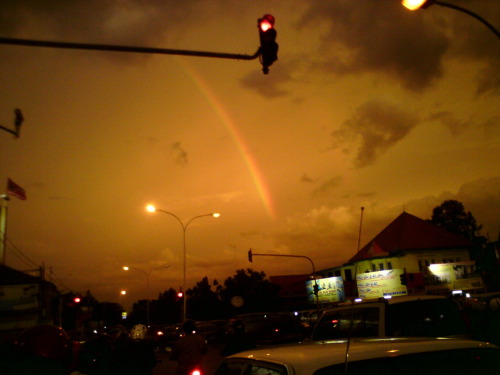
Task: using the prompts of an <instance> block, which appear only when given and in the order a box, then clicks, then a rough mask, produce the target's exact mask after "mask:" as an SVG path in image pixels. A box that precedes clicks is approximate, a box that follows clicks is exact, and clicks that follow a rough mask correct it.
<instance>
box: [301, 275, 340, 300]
mask: <svg viewBox="0 0 500 375" xmlns="http://www.w3.org/2000/svg"><path fill="white" fill-rule="evenodd" d="M316 282H317V283H318V300H319V302H320V303H331V302H342V301H344V300H345V293H344V281H343V280H342V277H340V276H338V277H337V276H335V277H327V278H324V279H317V280H316ZM306 291H307V301H308V302H309V303H316V297H315V295H314V280H308V281H306Z"/></svg>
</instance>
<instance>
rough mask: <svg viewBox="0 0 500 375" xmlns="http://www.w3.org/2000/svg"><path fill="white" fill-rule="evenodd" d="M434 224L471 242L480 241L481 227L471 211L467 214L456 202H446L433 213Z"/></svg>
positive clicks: (461, 205)
mask: <svg viewBox="0 0 500 375" xmlns="http://www.w3.org/2000/svg"><path fill="white" fill-rule="evenodd" d="M431 222H432V224H435V225H439V226H441V227H443V228H445V229H447V230H448V231H450V232H452V233H455V234H458V235H459V236H461V237H464V238H467V239H469V240H480V239H482V237H480V236H479V231H480V230H481V227H482V226H481V225H479V226H478V225H477V224H476V219H475V218H474V216H472V214H471V212H470V211H467V212H465V209H464V205H463V204H462V203H461V202H459V201H456V200H446V201H444V202H443V203H441V204H440V205H439V206H437V207H435V208H434V210H433V211H432V218H431Z"/></svg>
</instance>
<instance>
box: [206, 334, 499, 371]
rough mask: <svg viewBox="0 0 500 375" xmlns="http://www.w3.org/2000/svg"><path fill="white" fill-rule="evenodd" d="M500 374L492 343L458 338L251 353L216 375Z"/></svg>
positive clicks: (320, 344) (301, 346)
mask: <svg viewBox="0 0 500 375" xmlns="http://www.w3.org/2000/svg"><path fill="white" fill-rule="evenodd" d="M346 360H347V361H346ZM346 366H347V368H346ZM499 373H500V347H497V346H495V345H492V344H489V343H484V342H480V341H472V340H465V339H453V338H441V339H439V338H432V339H429V338H411V339H410V338H393V339H371V340H361V341H359V340H357V341H352V342H349V343H348V342H347V341H346V340H341V341H321V342H313V341H310V342H303V343H300V344H290V345H281V346H274V347H266V348H261V349H255V350H249V351H245V352H241V353H238V354H234V355H232V356H229V357H226V358H225V359H224V360H223V361H222V363H221V364H220V366H219V367H218V369H217V371H216V372H215V375H337V374H338V375H341V374H342V375H345V374H363V375H364V374H369V375H376V374H384V375H387V374H404V375H413V374H425V375H432V374H436V375H443V374H453V375H465V374H466V375H472V374H481V375H490V374H499Z"/></svg>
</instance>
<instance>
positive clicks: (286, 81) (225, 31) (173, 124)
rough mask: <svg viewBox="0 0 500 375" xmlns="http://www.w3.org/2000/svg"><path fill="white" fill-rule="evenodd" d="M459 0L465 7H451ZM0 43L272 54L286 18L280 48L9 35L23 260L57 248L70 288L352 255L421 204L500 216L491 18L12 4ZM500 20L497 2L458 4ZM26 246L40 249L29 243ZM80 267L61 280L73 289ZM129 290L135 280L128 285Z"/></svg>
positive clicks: (226, 5) (15, 230)
mask: <svg viewBox="0 0 500 375" xmlns="http://www.w3.org/2000/svg"><path fill="white" fill-rule="evenodd" d="M450 2H452V0H450ZM0 3H1V4H2V6H1V7H0V36H4V37H17V38H28V39H42V40H57V41H70V42H83V43H104V44H115V45H132V46H148V47H160V48H173V49H188V50H202V51H215V52H227V53H238V54H250V55H251V54H253V53H254V52H255V51H256V50H257V48H258V43H259V41H258V32H257V28H256V24H257V19H258V18H259V17H261V16H263V15H264V14H265V13H270V14H273V15H274V16H275V18H276V25H275V27H276V29H277V31H278V42H279V44H280V50H279V60H278V61H277V62H276V63H275V64H274V65H273V66H271V68H270V73H269V74H268V75H264V74H263V73H262V71H261V66H260V64H259V62H258V60H253V61H236V60H223V59H210V58H199V57H179V56H162V55H133V54H125V53H112V52H93V51H75V50H62V49H52V48H34V47H21V46H7V45H0V88H1V89H0V124H1V125H3V126H6V127H11V126H12V123H13V118H14V116H13V109H14V108H21V109H22V111H23V114H24V117H25V122H24V124H23V127H22V130H21V137H20V138H19V139H13V137H12V136H11V135H10V134H8V133H7V132H0V158H1V160H2V162H1V163H0V181H1V180H2V179H3V181H6V180H7V178H11V179H12V180H13V181H15V182H16V183H17V184H19V185H21V186H22V187H23V188H24V189H25V190H26V193H27V196H28V199H27V200H26V201H20V200H18V199H16V198H13V199H12V200H11V201H10V202H9V222H8V233H7V235H8V239H9V241H8V250H7V256H6V264H7V265H9V266H12V267H14V268H18V269H23V270H25V269H31V268H34V267H35V266H39V265H40V264H42V263H44V264H45V265H46V267H47V268H48V269H51V270H52V271H53V272H54V275H55V276H56V277H57V281H58V283H59V285H60V286H61V287H63V288H70V289H72V290H75V291H82V292H84V291H86V290H88V289H90V290H91V291H92V292H93V294H94V295H96V297H97V298H98V299H100V300H111V301H115V302H120V303H123V304H124V305H129V304H130V303H131V302H132V301H135V300H137V299H139V298H144V296H145V293H146V292H145V289H146V283H145V281H144V276H143V275H141V274H140V273H139V272H136V273H132V272H131V273H125V272H124V271H122V270H121V267H122V266H123V265H125V264H127V265H130V266H134V267H137V268H141V269H143V270H146V271H150V270H153V269H154V268H156V267H159V266H161V265H164V264H168V265H169V266H170V267H169V268H168V269H165V270H161V271H159V270H158V271H154V272H152V273H151V274H150V282H151V295H152V297H156V295H157V294H158V292H160V291H164V290H166V289H168V288H170V287H173V288H178V287H179V286H180V285H182V228H181V226H180V225H179V223H178V222H177V221H176V220H175V218H173V217H171V216H169V215H164V214H161V213H156V214H153V215H152V214H150V213H148V212H146V211H145V206H146V204H148V203H154V204H155V205H157V206H158V207H159V208H161V209H163V210H165V211H169V212H172V213H174V214H175V215H177V216H178V217H179V218H180V219H181V220H183V221H184V222H187V221H188V220H189V219H190V218H192V217H194V216H197V215H201V214H206V213H210V212H215V211H216V212H220V213H221V215H222V216H221V217H220V218H219V219H213V218H210V217H204V218H199V219H196V220H195V221H193V222H192V223H191V224H190V225H189V227H188V229H187V232H186V234H187V236H186V239H187V270H188V285H189V286H192V285H193V283H194V282H196V281H199V280H201V279H202V278H203V277H204V276H207V277H208V278H209V280H213V279H217V280H218V281H219V282H223V281H224V280H225V279H226V278H227V277H230V276H233V275H234V273H235V271H236V270H237V269H242V268H247V267H251V268H253V269H256V270H259V271H264V272H265V273H266V274H267V275H283V274H300V273H308V272H310V264H309V263H308V262H307V261H303V260H300V258H297V259H296V258H290V259H289V260H284V259H286V258H277V259H276V260H272V259H271V258H267V257H266V258H260V259H259V258H256V259H255V261H254V263H253V264H250V263H248V261H247V251H248V249H250V248H252V249H254V251H255V252H261V253H262V252H266V253H277V254H292V255H307V256H309V257H311V258H312V259H313V260H314V262H315V265H316V269H322V268H327V267H331V266H335V265H339V264H342V263H343V262H345V261H346V260H347V259H348V258H349V257H351V256H352V255H353V254H354V253H355V251H356V248H357V242H358V232H359V222H360V212H361V209H360V208H361V207H362V206H363V207H365V209H364V217H363V230H362V238H361V246H363V245H364V244H366V242H368V241H369V240H370V239H371V238H372V237H374V236H375V235H376V234H377V233H378V232H379V231H380V230H382V229H383V228H384V227H385V226H386V225H387V224H389V223H390V222H391V221H392V220H393V219H394V218H396V217H397V216H398V215H399V214H400V213H401V212H402V211H403V210H406V211H407V212H409V213H411V214H413V215H416V216H418V217H420V218H423V219H427V218H430V216H431V213H432V208H433V207H435V206H437V205H439V204H440V203H441V202H442V201H443V200H445V199H457V200H459V201H461V202H462V203H464V205H465V208H466V210H470V211H471V212H472V214H473V215H474V216H475V217H476V219H477V221H478V223H479V224H482V225H483V231H482V233H483V234H485V235H486V234H488V235H489V236H490V238H491V239H492V240H493V239H496V238H497V237H498V232H499V229H500V217H499V215H498V212H500V202H499V199H500V198H499V197H500V194H499V186H500V184H499V182H500V170H499V165H500V163H499V156H498V155H499V154H500V152H499V151H500V150H499V148H500V147H499V145H500V143H499V134H500V132H499V118H500V110H499V108H500V101H499V86H500V68H499V67H500V64H499V62H500V48H499V46H500V43H499V42H500V41H499V39H498V38H497V37H496V36H495V35H494V34H493V33H492V32H491V31H490V30H488V29H487V28H486V27H485V26H484V25H483V24H481V23H480V22H478V21H477V20H475V19H474V18H473V17H470V16H467V15H465V14H462V13H460V12H457V11H455V10H452V9H447V8H443V7H439V6H437V5H435V6H432V7H430V8H428V9H427V10H422V11H418V12H410V11H408V10H406V9H405V8H403V7H402V6H401V5H400V2H399V1H398V0H381V1H376V2H374V1H371V0H358V1H356V2H353V1H351V0H330V1H321V2H312V1H305V0H303V1H300V0H287V1H277V0H276V1H273V0H271V1H262V0H256V1H252V2H246V3H245V5H244V7H243V6H242V3H241V1H236V0H226V1H216V0H213V1H209V2H208V1H201V0H197V1H194V0H191V1H182V2H178V1H163V2H157V1H141V2H136V1H132V0H120V1H118V0H115V1H106V2H102V1H72V2H67V1H61V0H52V1H44V2H39V1H35V0H32V1H23V0H20V1H16V2H7V1H1V2H0ZM453 3H455V4H460V5H462V6H464V7H467V8H468V9H470V10H473V11H475V12H477V13H478V14H480V15H482V16H483V17H484V18H486V19H488V20H489V21H490V22H491V23H493V24H494V25H495V26H496V27H497V28H500V25H499V24H495V23H494V22H496V21H497V20H499V19H500V3H499V2H495V1H489V0H477V1H474V2H471V1H465V0H464V1H459V0H453ZM19 252H22V254H24V255H25V256H26V257H27V258H28V259H29V260H27V259H25V258H21V257H20V255H19ZM61 282H62V283H61ZM121 289H127V290H129V293H128V295H127V296H126V297H122V296H120V295H119V291H120V290H121Z"/></svg>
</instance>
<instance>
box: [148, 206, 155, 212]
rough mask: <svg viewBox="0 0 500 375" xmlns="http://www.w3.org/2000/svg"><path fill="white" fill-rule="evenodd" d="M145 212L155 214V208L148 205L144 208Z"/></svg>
mask: <svg viewBox="0 0 500 375" xmlns="http://www.w3.org/2000/svg"><path fill="white" fill-rule="evenodd" d="M146 210H148V211H149V212H155V211H156V207H155V206H153V205H152V204H148V205H147V207H146Z"/></svg>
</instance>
